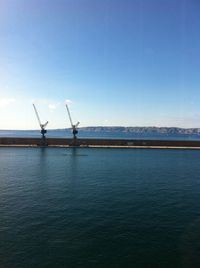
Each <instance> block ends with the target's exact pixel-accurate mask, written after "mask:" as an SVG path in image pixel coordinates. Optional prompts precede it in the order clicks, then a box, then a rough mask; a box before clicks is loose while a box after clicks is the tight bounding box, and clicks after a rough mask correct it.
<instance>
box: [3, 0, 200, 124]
mask: <svg viewBox="0 0 200 268" xmlns="http://www.w3.org/2000/svg"><path fill="white" fill-rule="evenodd" d="M66 100H69V101H70V109H71V113H72V117H73V120H74V121H76V120H79V121H80V122H81V124H80V126H91V125H94V126H97V125H122V126H180V127H200V1H199V0H28V1H27V0H1V1H0V114H1V115H0V129H35V128H37V127H38V125H37V121H36V117H35V114H34V111H33V107H32V102H33V101H34V103H35V104H36V106H37V108H38V111H39V113H40V115H41V119H42V121H45V120H49V121H50V123H49V128H63V127H69V121H68V117H67V112H66V109H65V106H64V103H65V101H66Z"/></svg>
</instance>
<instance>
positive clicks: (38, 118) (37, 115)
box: [33, 103, 42, 127]
mask: <svg viewBox="0 0 200 268" xmlns="http://www.w3.org/2000/svg"><path fill="white" fill-rule="evenodd" d="M33 108H34V110H35V114H36V117H37V120H38V122H39V125H40V127H42V124H41V121H40V117H39V114H38V112H37V109H36V107H35V104H34V103H33Z"/></svg>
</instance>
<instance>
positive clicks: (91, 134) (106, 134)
mask: <svg viewBox="0 0 200 268" xmlns="http://www.w3.org/2000/svg"><path fill="white" fill-rule="evenodd" d="M46 136H47V138H48V137H49V138H71V137H72V132H71V129H60V130H48V131H47V134H46ZM0 137H41V134H40V130H0ZM78 137H79V138H90V139H91V138H94V139H104V138H105V139H151V140H155V139H159V140H200V135H194V134H193V135H189V134H159V133H154V132H147V133H134V132H120V131H115V132H114V131H113V132H112V131H86V130H82V129H79V133H78Z"/></svg>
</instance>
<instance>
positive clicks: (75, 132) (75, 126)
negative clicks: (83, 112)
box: [66, 104, 80, 141]
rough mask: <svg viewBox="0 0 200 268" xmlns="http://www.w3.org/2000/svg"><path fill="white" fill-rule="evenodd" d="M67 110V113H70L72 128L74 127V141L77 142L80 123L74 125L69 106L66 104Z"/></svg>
mask: <svg viewBox="0 0 200 268" xmlns="http://www.w3.org/2000/svg"><path fill="white" fill-rule="evenodd" d="M66 108H67V112H68V116H69V121H70V124H71V127H72V133H73V138H74V141H75V140H76V138H77V137H76V135H77V134H78V130H77V127H78V125H79V124H80V122H77V123H76V124H75V125H74V124H73V122H72V117H71V114H70V111H69V107H68V105H67V104H66Z"/></svg>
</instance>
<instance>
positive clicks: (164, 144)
mask: <svg viewBox="0 0 200 268" xmlns="http://www.w3.org/2000/svg"><path fill="white" fill-rule="evenodd" d="M46 142H47V144H48V146H73V145H76V146H81V147H125V148H126V147H127V148H129V147H130V148H137V147H139V148H194V149H195V148H196V149H200V141H186V140H124V139H121V140H120V139H77V141H76V144H74V141H73V139H69V138H68V139H67V138H66V139H63V138H62V139H61V138H47V139H46ZM41 145H42V142H41V139H40V138H15V137H13V138H12V137H0V146H41Z"/></svg>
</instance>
